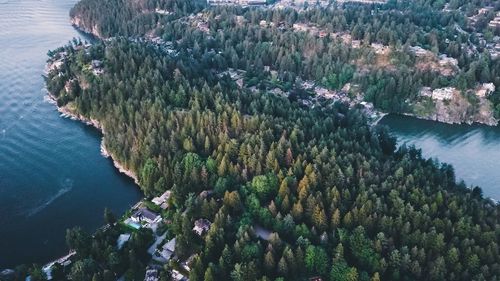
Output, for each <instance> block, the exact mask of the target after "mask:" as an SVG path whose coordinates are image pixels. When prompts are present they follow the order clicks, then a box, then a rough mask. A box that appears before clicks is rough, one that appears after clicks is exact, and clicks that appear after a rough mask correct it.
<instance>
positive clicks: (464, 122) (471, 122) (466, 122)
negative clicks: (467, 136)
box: [402, 113, 498, 127]
mask: <svg viewBox="0 0 500 281" xmlns="http://www.w3.org/2000/svg"><path fill="white" fill-rule="evenodd" d="M402 115H404V116H409V117H413V118H417V119H421V120H429V121H434V122H440V123H444V124H449V125H469V126H471V125H474V124H480V125H485V126H490V127H496V126H497V125H498V120H493V119H490V120H470V119H469V120H460V119H449V118H443V117H441V116H439V115H437V114H434V115H432V116H422V115H416V114H413V113H402Z"/></svg>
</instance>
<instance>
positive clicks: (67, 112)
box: [47, 91, 139, 185]
mask: <svg viewBox="0 0 500 281" xmlns="http://www.w3.org/2000/svg"><path fill="white" fill-rule="evenodd" d="M47 96H48V98H49V99H50V100H51V101H53V102H54V103H55V106H56V108H57V111H59V112H60V113H61V117H66V118H70V119H72V120H76V121H80V122H83V123H85V124H87V125H89V126H92V127H94V128H96V129H97V130H99V131H100V132H101V134H102V139H101V155H102V156H103V157H104V158H111V160H112V161H113V165H114V166H115V168H116V169H118V171H119V172H120V173H122V174H125V175H126V176H128V177H130V178H132V179H133V180H134V182H135V183H136V184H137V185H139V178H138V177H137V175H136V174H135V173H134V172H133V171H132V170H130V169H127V168H125V166H124V165H123V164H121V163H120V162H118V161H117V160H116V157H114V156H113V154H112V153H110V152H109V151H108V150H107V148H106V143H105V136H106V131H105V130H104V127H103V126H102V124H101V123H100V122H99V121H98V120H96V119H92V118H90V119H89V118H87V117H85V116H82V115H80V114H77V113H75V112H73V111H71V110H70V109H69V108H68V107H67V106H58V105H57V99H56V97H55V96H54V95H52V94H51V93H50V92H48V91H47Z"/></svg>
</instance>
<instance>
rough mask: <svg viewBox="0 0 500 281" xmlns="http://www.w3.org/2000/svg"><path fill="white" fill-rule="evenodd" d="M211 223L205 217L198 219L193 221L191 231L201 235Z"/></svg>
mask: <svg viewBox="0 0 500 281" xmlns="http://www.w3.org/2000/svg"><path fill="white" fill-rule="evenodd" d="M211 224H212V223H211V222H210V221H209V220H207V219H199V220H197V221H195V222H194V227H193V231H194V232H196V234H198V235H200V236H201V235H203V234H205V233H206V232H207V231H208V230H209V229H210V225H211Z"/></svg>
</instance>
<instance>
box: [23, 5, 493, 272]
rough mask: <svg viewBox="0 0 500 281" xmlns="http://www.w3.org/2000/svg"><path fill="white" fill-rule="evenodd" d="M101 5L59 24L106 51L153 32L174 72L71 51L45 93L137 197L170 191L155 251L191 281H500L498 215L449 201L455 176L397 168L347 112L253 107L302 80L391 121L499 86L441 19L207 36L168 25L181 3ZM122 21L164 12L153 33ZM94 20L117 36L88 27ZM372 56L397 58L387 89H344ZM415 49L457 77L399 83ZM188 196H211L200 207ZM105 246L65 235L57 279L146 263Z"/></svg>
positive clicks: (458, 188)
mask: <svg viewBox="0 0 500 281" xmlns="http://www.w3.org/2000/svg"><path fill="white" fill-rule="evenodd" d="M114 2H117V1H93V0H86V1H82V2H81V3H80V4H78V6H77V7H76V8H75V9H74V10H73V13H78V15H80V16H82V20H84V21H85V22H87V23H88V24H90V25H87V26H94V25H96V24H97V26H98V28H99V30H100V32H101V33H102V35H104V36H105V37H108V36H111V35H124V36H141V35H144V34H145V33H146V32H147V31H148V28H151V27H157V28H155V30H154V31H152V32H153V33H155V34H157V35H159V36H161V37H162V38H163V39H164V40H166V41H171V42H172V44H173V48H174V49H175V50H176V54H174V55H172V54H167V53H165V52H164V50H163V49H162V48H160V47H158V46H156V45H153V44H150V43H147V42H144V41H140V40H139V41H137V40H129V39H125V38H122V37H119V38H116V39H112V40H108V41H107V42H99V43H96V44H95V45H94V46H92V47H91V48H90V49H84V48H82V47H81V45H80V43H79V42H74V43H73V44H71V45H68V46H66V47H64V49H60V50H57V52H54V53H53V54H54V55H57V53H59V51H63V50H64V51H65V52H66V53H67V58H66V59H65V64H64V65H63V66H62V67H61V69H60V70H59V71H58V72H53V73H50V74H49V76H48V77H47V87H48V90H49V91H50V92H51V93H52V94H53V95H54V96H56V98H57V102H58V105H59V106H66V107H67V108H70V109H72V110H74V111H75V113H77V114H80V115H82V116H85V117H87V118H93V119H97V120H99V121H100V123H101V124H102V126H103V128H104V130H105V133H106V134H105V142H106V145H107V148H108V150H109V151H110V152H111V154H112V155H113V156H114V157H115V158H116V159H117V160H118V161H119V162H121V163H123V164H124V166H125V167H127V168H129V169H131V170H132V171H134V172H136V174H137V175H138V177H139V182H140V185H141V188H142V189H143V191H144V193H145V195H146V196H147V197H152V196H154V195H157V194H161V193H162V192H164V191H165V190H168V189H170V190H172V191H173V202H172V203H173V206H172V207H171V209H170V210H169V211H168V215H169V217H171V218H172V223H171V224H170V225H169V226H168V233H169V235H172V236H176V239H177V245H176V254H177V255H178V256H179V257H180V258H181V259H185V258H187V257H189V256H190V255H192V254H196V256H195V258H194V261H193V264H192V266H191V272H190V276H189V277H190V280H194V281H197V280H235V281H236V280H238V281H239V280H252V281H253V280H304V279H307V278H309V277H312V276H321V277H322V278H323V279H324V280H332V281H333V280H498V279H499V278H500V253H499V245H498V241H500V216H499V211H500V208H499V206H498V205H496V204H494V203H492V202H491V201H490V200H486V199H483V198H482V194H481V190H480V189H479V188H475V189H473V190H470V189H468V188H466V187H465V185H464V184H463V183H460V184H457V183H456V181H455V177H454V172H453V169H452V167H450V166H449V165H445V164H439V163H436V162H435V161H433V160H428V159H424V158H423V157H422V155H421V153H420V151H418V150H416V149H414V148H407V147H401V148H400V149H398V150H395V141H394V140H393V139H392V138H390V137H389V136H388V134H387V132H386V131H385V130H384V129H383V128H378V127H370V126H369V125H367V122H366V119H365V117H364V116H363V114H361V113H360V112H359V111H358V110H356V109H348V108H347V107H346V106H345V105H342V104H339V103H336V104H334V105H327V104H325V105H323V106H316V107H304V106H302V105H300V104H299V103H298V102H296V101H295V99H294V95H290V97H289V98H285V97H281V96H277V95H274V94H271V93H269V91H268V89H270V88H271V86H273V87H275V86H278V87H281V88H282V89H284V90H288V91H291V92H292V93H294V94H297V95H300V94H303V93H302V91H303V89H301V87H300V83H299V82H300V81H302V80H306V79H311V80H315V81H318V82H319V83H321V84H323V85H324V86H326V87H328V88H333V89H338V88H339V87H341V86H342V85H343V84H345V83H346V82H348V81H353V82H356V83H359V84H360V85H361V87H362V88H363V90H365V91H366V93H367V99H368V100H371V101H373V102H374V103H375V104H376V105H377V106H379V107H381V108H384V109H388V110H393V111H405V105H404V100H405V99H408V98H412V97H414V95H415V91H416V89H417V88H418V87H419V86H421V85H441V86H442V85H449V84H453V85H460V83H465V85H464V87H469V86H470V85H469V84H468V83H476V82H477V81H483V80H482V79H483V78H484V80H491V79H493V80H494V79H499V78H498V77H499V76H500V75H498V73H500V70H499V66H498V62H493V61H491V60H490V58H489V55H488V54H487V53H485V54H482V55H480V57H471V56H469V55H468V54H467V53H466V52H464V51H463V50H462V49H461V48H462V47H461V46H462V43H464V42H466V41H467V40H468V39H469V38H463V37H462V36H457V37H455V35H457V33H456V29H455V28H454V27H453V26H454V25H455V24H459V25H463V20H464V19H463V16H462V15H461V14H460V13H451V14H446V15H445V14H444V13H442V12H440V9H441V8H442V7H443V6H444V4H445V1H411V3H410V2H405V1H403V2H401V1H390V2H389V4H387V5H385V6H382V7H380V8H379V9H371V7H364V6H356V5H354V6H352V7H351V6H349V7H340V8H339V7H337V8H331V9H324V10H321V9H310V10H307V11H303V12H298V11H296V10H292V9H285V10H265V9H242V8H237V7H217V8H211V9H209V10H206V11H205V13H206V15H207V19H206V21H207V25H208V27H209V31H208V32H203V31H201V30H199V29H198V28H197V27H196V25H194V26H193V25H191V24H189V23H188V22H186V21H185V18H183V17H182V15H184V14H186V13H189V12H192V11H195V10H196V9H197V7H198V6H197V5H196V4H193V3H191V2H190V1H185V2H182V4H181V3H174V2H171V3H170V2H165V3H163V2H151V3H150V2H148V1H132V2H130V3H135V4H130V3H129V2H127V4H123V5H118V6H114V5H112V4H113V3H114ZM466 2H467V3H466ZM137 3H139V4H137ZM468 3H469V2H468V1H451V2H450V5H456V6H457V7H462V6H468V5H470V4H468ZM108 4H109V6H107V5H108ZM134 5H145V6H142V9H143V10H148V11H149V10H154V9H155V8H158V7H160V8H165V9H170V8H172V7H177V8H175V9H176V11H174V12H173V14H172V15H170V16H167V17H165V16H158V15H153V14H148V13H146V14H145V13H143V12H141V11H143V10H140V9H139V10H138V8H137V7H135V6H134ZM168 5H170V6H168ZM181 7H183V8H181ZM110 9H111V10H113V11H110ZM129 9H130V10H129ZM98 10H99V11H98ZM108 10H109V11H110V14H113V13H114V14H116V15H117V17H118V19H117V20H116V21H111V20H109V21H108V20H106V19H105V18H104V16H105V15H104V13H102V14H101V12H102V11H108ZM236 16H242V17H243V18H244V19H245V20H244V21H241V20H240V21H238V20H237V19H236ZM262 20H265V21H266V22H273V23H274V26H267V27H263V26H261V25H260V22H261V21H262ZM298 22H309V23H315V24H316V25H317V26H319V27H322V28H325V29H326V30H328V31H329V32H344V31H348V32H350V33H352V34H353V37H354V38H355V39H361V40H363V42H364V43H363V44H364V45H365V46H364V47H362V48H360V49H353V48H351V47H350V46H348V45H346V44H345V43H343V42H342V41H341V40H339V39H336V38H333V37H331V36H326V37H323V38H320V37H317V36H313V35H311V34H307V33H304V32H294V31H292V30H291V28H292V26H293V24H294V23H298ZM143 28H144V29H143ZM445 39H448V40H450V43H447V44H444V43H443V42H444V41H445ZM372 42H379V43H384V44H387V45H391V46H398V47H400V51H398V52H396V54H395V55H394V57H393V60H394V61H397V62H398V63H397V71H393V70H392V71H391V70H383V69H382V70H380V69H379V70H370V69H369V71H368V72H367V73H364V74H362V73H363V72H359V71H358V70H359V69H358V68H359V64H356V63H354V61H357V60H359V59H366V58H370V56H373V54H370V52H373V51H371V50H369V48H367V46H368V45H369V44H370V43H372ZM415 43H418V44H420V45H422V46H425V47H428V48H429V49H433V51H435V52H446V53H448V54H450V55H452V56H454V57H456V58H458V59H459V63H460V65H461V67H462V71H461V72H460V73H459V74H458V75H457V76H456V78H446V77H442V76H439V75H435V74H433V73H425V72H422V71H418V70H415V69H412V68H411V65H412V64H413V63H414V61H415V57H414V56H412V55H411V54H409V52H408V51H407V49H408V47H409V46H412V45H413V44H415ZM92 60H101V61H102V62H103V64H104V74H102V75H99V76H96V75H94V74H92V72H91V71H90V69H89V64H90V63H91V61H92ZM367 64H369V61H368V63H367ZM265 66H270V67H271V69H272V70H275V71H276V72H277V74H276V75H273V74H271V73H270V71H263V69H264V68H265ZM228 67H232V68H235V69H243V70H245V71H246V74H245V75H244V80H245V85H246V86H245V87H239V86H238V85H237V84H236V83H235V82H234V81H233V80H232V79H230V77H229V76H228V75H225V76H223V77H219V76H218V75H217V73H220V72H221V71H224V70H226V69H227V68H228ZM360 73H361V74H360ZM483 76H484V77H483ZM462 80H464V81H465V82H463V81H462ZM498 82H499V81H496V80H495V83H497V85H498ZM249 86H256V88H257V91H252V90H250V89H249V88H248V87H249ZM203 190H214V195H213V196H208V197H202V196H199V194H200V192H202V191H203ZM106 217H107V220H108V221H109V222H110V223H111V224H113V223H114V219H113V217H112V216H111V215H110V214H107V215H106ZM199 218H205V219H208V220H210V221H211V222H212V225H211V227H210V230H209V231H208V233H207V234H206V235H205V236H204V237H203V238H200V237H198V236H196V235H195V234H194V233H193V232H192V227H193V224H194V221H195V220H197V219H199ZM266 230H269V231H270V235H269V236H267V235H263V234H262V232H264V233H267V232H266ZM117 234H118V229H117V226H115V227H112V228H111V229H110V230H106V231H104V232H102V233H101V232H98V234H97V235H95V236H94V237H93V238H91V237H87V236H85V234H83V233H81V232H80V231H78V230H72V231H69V232H68V235H67V236H68V244H69V246H70V247H71V248H74V249H77V252H78V259H79V261H78V262H76V263H75V264H74V265H73V266H72V268H71V272H70V277H71V278H72V279H73V280H89V279H85V278H88V277H90V276H92V278H93V279H95V280H111V279H109V278H111V276H114V277H116V276H117V275H121V274H123V273H124V272H129V278H130V279H131V280H132V279H133V278H134V276H133V275H134V274H136V273H137V271H140V270H138V268H140V267H143V266H144V264H145V263H146V262H147V255H145V252H144V251H145V248H146V244H147V242H149V241H150V239H151V233H148V232H147V231H145V232H139V233H136V234H135V237H133V240H132V241H133V243H131V244H130V245H129V246H127V247H126V248H125V249H123V250H120V251H117V250H116V249H115V248H113V247H111V246H110V245H114V244H113V243H114V242H115V241H116V236H117ZM99 249H101V250H99ZM102 249H108V250H106V251H102ZM134 269H135V270H134ZM37 270H38V269H37V268H33V269H32V270H31V272H32V273H31V274H32V276H34V275H35V274H36V273H37V272H38V271H37ZM82 278H83V279H82ZM162 278H163V279H164V280H168V279H166V278H167V276H166V275H165V276H162Z"/></svg>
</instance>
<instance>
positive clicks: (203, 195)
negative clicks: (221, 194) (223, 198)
mask: <svg viewBox="0 0 500 281" xmlns="http://www.w3.org/2000/svg"><path fill="white" fill-rule="evenodd" d="M213 194H214V191H213V190H203V191H202V192H200V195H198V196H199V197H200V199H207V198H210V197H211V196H212V195H213Z"/></svg>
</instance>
